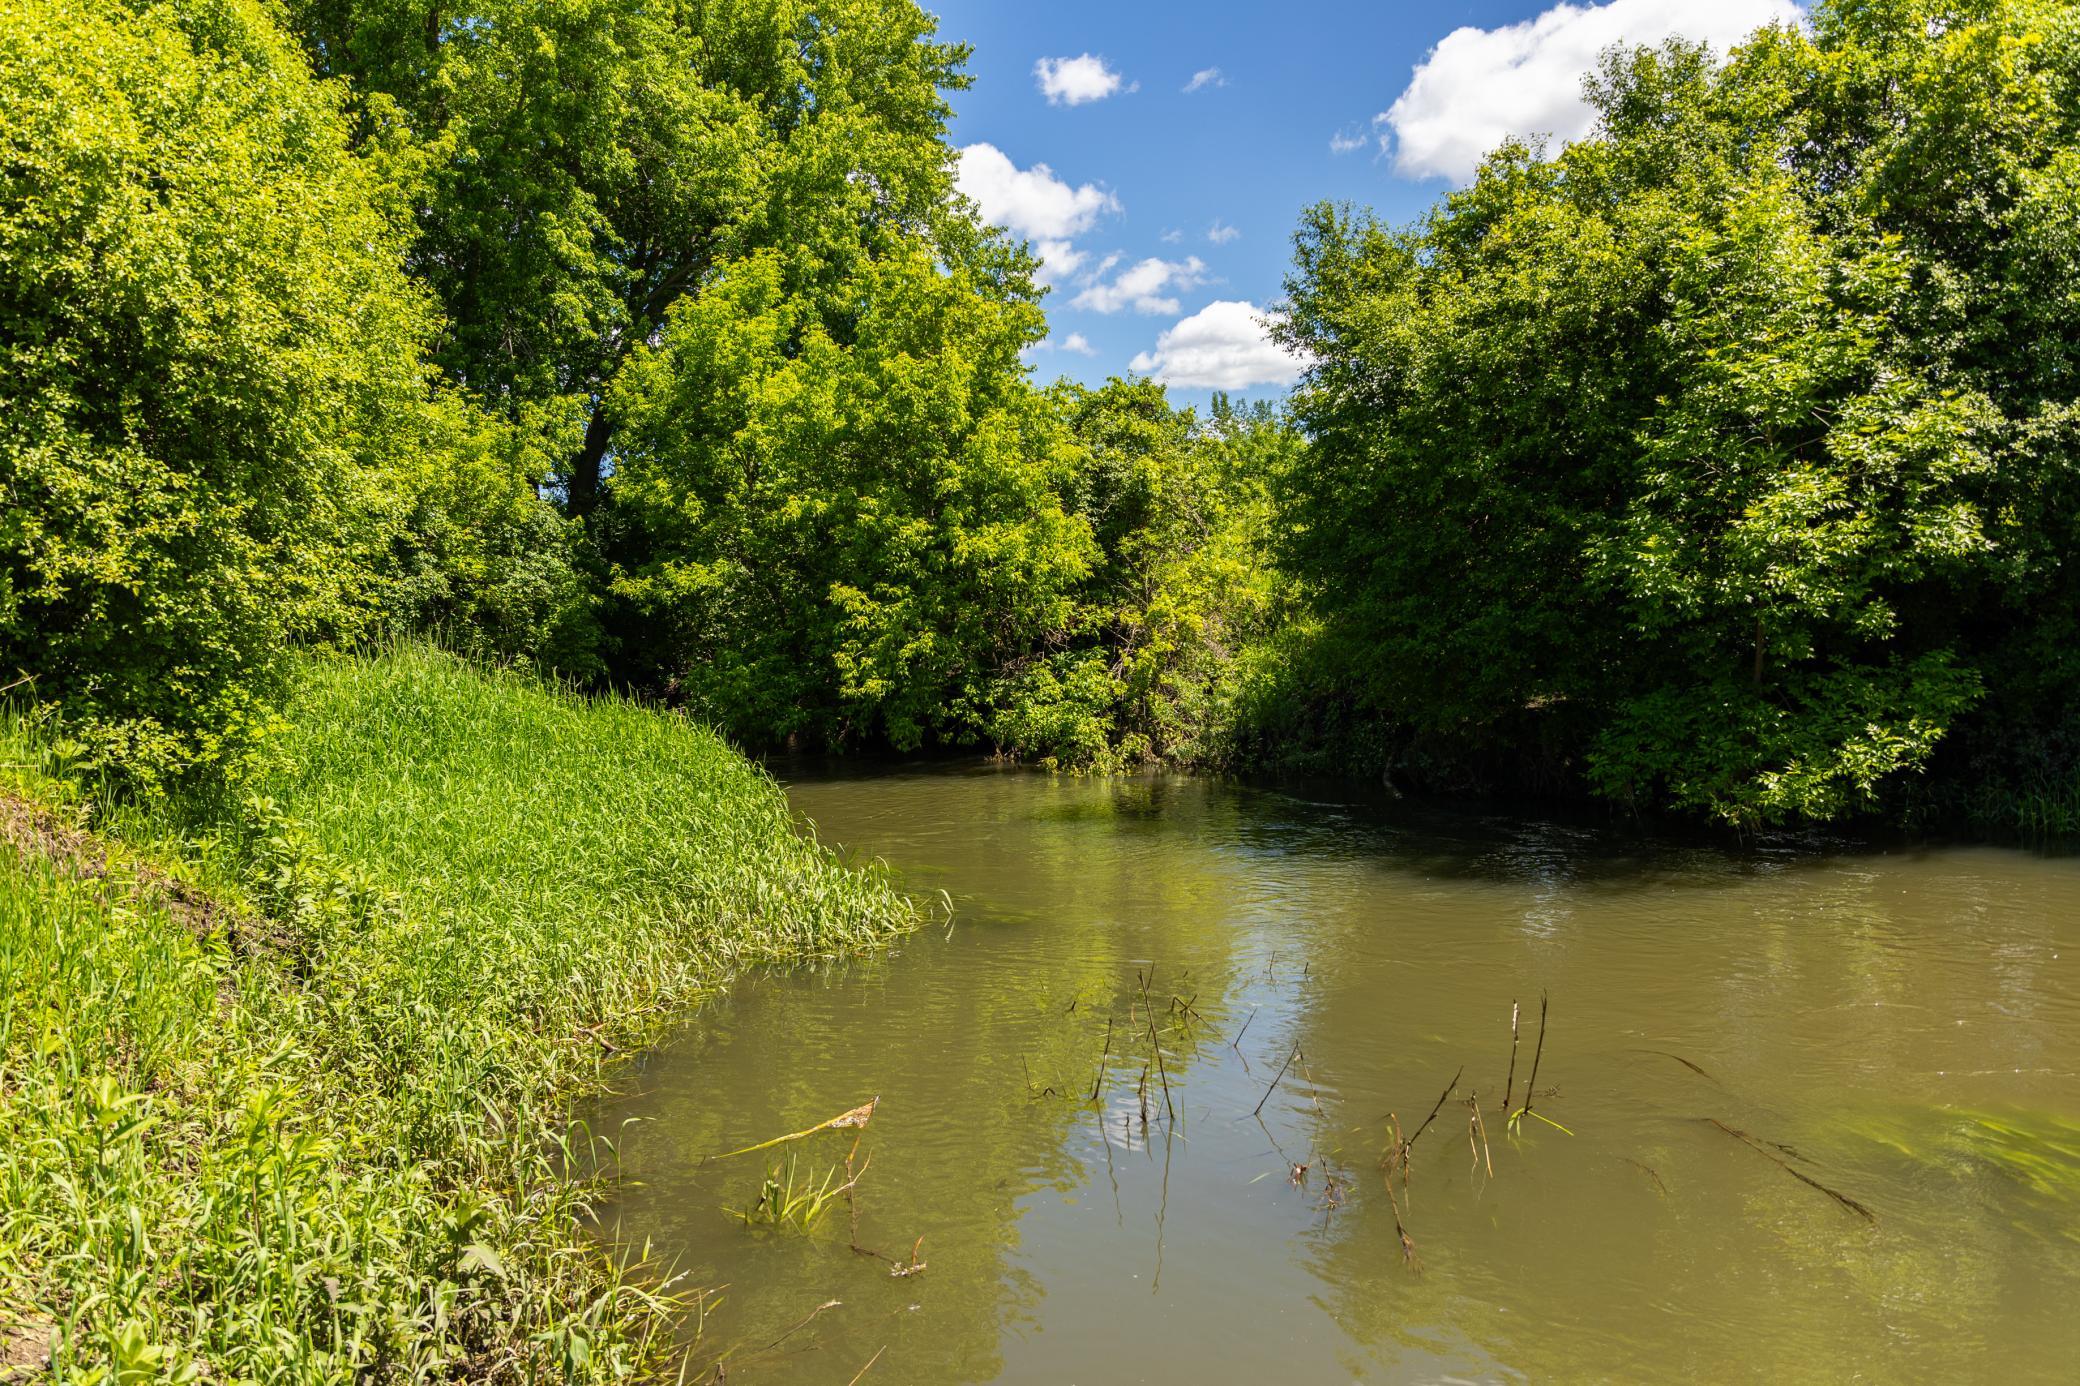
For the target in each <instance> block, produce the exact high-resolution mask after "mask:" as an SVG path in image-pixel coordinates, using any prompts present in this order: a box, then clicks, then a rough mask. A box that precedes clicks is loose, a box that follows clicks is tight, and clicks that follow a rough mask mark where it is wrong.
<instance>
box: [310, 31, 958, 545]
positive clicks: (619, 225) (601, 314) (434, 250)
mask: <svg viewBox="0 0 2080 1386" xmlns="http://www.w3.org/2000/svg"><path fill="white" fill-rule="evenodd" d="M290 13H291V20H292V24H293V25H294V27H295V28H296V29H297V31H298V32H299V33H300V34H301V35H302V36H303V38H304V40H305V43H306V46H307V47H308V49H309V51H310V54H311V57H312V60H313V61H314V62H315V63H316V65H317V67H318V69H319V71H320V72H322V73H324V74H325V75H328V76H339V77H343V78H346V79H348V81H350V82H351V84H352V88H353V90H354V91H355V92H356V93H357V96H358V98H359V100H360V106H359V114H360V118H361V139H362V147H363V148H364V149H365V150H366V151H367V152H368V153H369V155H370V157H371V160H372V162H373V163H375V164H376V165H378V166H380V167H381V168H383V169H384V170H385V172H386V176H388V177H389V178H390V179H392V180H393V182H394V183H395V184H396V186H397V187H398V188H399V190H400V196H401V197H402V198H404V199H405V200H407V201H408V202H409V204H410V205H411V206H412V207H413V209H414V215H415V222H416V227H417V235H416V237H415V239H414V241H413V244H412V248H411V257H410V263H411V265H412V267H413V269H414V271H415V272H416V273H417V274H418V275H419V276H420V277H421V278H422V279H423V281H424V282H425V283H426V284H427V285H428V286H429V287H430V288H431V289H432V291H433V292H434V294H435V295H436V296H437V297H438V299H439V301H440V303H441V304H442V306H443V308H444V309H445V311H446V313H447V316H448V319H449V324H450V326H449V330H448V332H447V333H446V334H445V335H444V337H443V339H442V342H441V345H440V351H439V359H440V361H441V364H442V365H443V366H444V367H445V368H446V370H447V371H448V373H449V374H450V376H451V377H452V378H453V379H455V380H457V381H459V382H462V383H464V384H466V385H467V386H468V387H470V388H471V389H472V390H473V391H475V392H477V393H478V394H479V395H480V396H481V397H483V398H486V399H496V400H498V401H499V402H500V403H501V405H502V407H505V408H507V409H508V410H509V411H510V413H511V416H512V417H513V418H514V420H515V421H516V422H518V423H521V424H524V425H526V426H528V427H530V428H534V429H537V430H539V435H538V436H539V437H540V438H541V439H542V445H543V446H544V447H546V448H548V449H550V450H551V451H552V452H553V453H554V454H555V456H556V458H557V461H558V464H559V466H558V470H559V472H560V473H561V476H562V479H563V481H564V483H565V485H566V487H567V489H568V494H569V499H570V503H571V508H572V509H573V510H574V511H577V512H579V513H584V512H588V511H590V510H591V508H592V507H593V505H594V504H595V503H596V500H597V498H598V494H599V490H600V486H601V481H602V475H603V472H604V471H605V470H607V463H608V461H609V458H610V455H611V449H612V447H613V442H614V433H615V429H616V427H617V421H616V419H615V417H614V415H613V414H612V412H611V411H609V410H607V409H606V408H605V407H604V405H605V403H606V401H607V400H608V399H609V397H610V396H611V395H612V394H613V393H614V392H615V389H616V382H617V381H618V379H619V376H620V373H621V371H622V369H623V368H624V367H625V365H626V364H627V363H628V361H629V360H630V358H631V356H632V355H633V354H634V352H635V351H636V349H637V348H638V347H639V346H640V345H641V344H642V343H644V342H646V341H648V340H649V339H650V338H651V336H652V334H653V333H655V332H656V331H657V330H658V329H659V328H660V327H662V326H663V324H664V322H665V318H666V315H667V313H668V312H669V310H670V309H671V308H672V306H673V305H674V304H676V303H678V302H680V301H681V300H683V299H687V298H693V297H698V296H700V294H701V293H703V292H704V291H705V288H706V287H707V285H708V284H709V283H710V282H711V281H712V280H714V279H715V278H717V273H718V267H720V266H724V265H728V264H731V263H734V262H737V261H741V260H744V259H746V258H748V257H751V256H754V255H756V254H757V253H758V252H760V251H767V252H771V253H772V254H774V255H776V256H778V257H780V259H781V260H782V261H784V263H785V265H786V270H787V276H788V288H789V292H790V293H793V294H800V295H805V296H807V297H809V298H811V299H816V300H818V301H819V302H822V303H825V304H826V305H827V306H830V307H831V308H832V309H833V311H836V312H840V313H842V312H844V311H846V307H845V305H844V303H843V301H842V295H843V294H844V293H845V292H849V291H850V289H851V288H854V287H856V286H857V284H858V281H859V276H860V275H861V273H862V272H863V271H864V269H865V266H866V265H867V264H868V262H870V261H873V260H875V259H878V258H880V257H881V256H883V255H886V254H889V253H891V252H894V251H898V250H899V249H901V248H902V247H905V246H908V245H911V244H914V243H915V242H916V239H917V237H918V235H919V234H920V232H921V231H923V230H925V229H927V228H930V227H932V226H933V225H935V224H936V223H938V222H940V221H942V220H946V219H948V218H953V219H955V220H958V217H957V216H956V215H955V214H954V213H953V212H952V211H951V210H950V209H949V208H948V206H947V201H948V197H949V194H950V191H951V169H950V164H949V160H948V157H947V152H948V151H947V149H946V146H945V144H944V139H943V135H944V125H945V121H946V117H947V114H948V109H947V106H946V102H945V99H944V97H943V95H942V91H943V90H946V89H950V88H953V87H957V86H960V85H964V83H965V79H964V78H962V77H961V76H960V75H959V72H958V65H959V63H960V62H961V61H962V60H963V59H964V57H965V53H964V51H963V50H961V49H959V48H957V47H953V46H950V45H944V44H939V43H935V42H932V41H931V34H932V28H933V25H932V21H931V19H930V18H929V16H927V15H926V14H925V13H924V12H923V11H922V10H920V9H918V8H917V7H916V6H915V5H914V4H911V3H909V0H823V2H822V3H818V4H816V5H814V6H811V5H807V4H802V3H796V0H721V3H710V4H702V5H636V4H629V3H626V0H560V2H559V3H553V4H544V3H539V0H488V2H487V3H479V4H473V5H466V6H462V7H460V8H457V9H429V8H427V7H426V6H423V5H412V4H401V3H399V2H398V0H347V2H346V3H339V0H298V3H293V4H291V6H290ZM832 294H836V295H838V296H839V297H837V298H829V297H827V296H828V295H832Z"/></svg>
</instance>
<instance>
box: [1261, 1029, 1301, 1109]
mask: <svg viewBox="0 0 2080 1386" xmlns="http://www.w3.org/2000/svg"><path fill="white" fill-rule="evenodd" d="M1299 1053H1300V1046H1299V1045H1297V1044H1296V1045H1294V1046H1293V1052H1292V1053H1290V1054H1288V1055H1286V1061H1285V1062H1284V1063H1282V1064H1280V1065H1279V1066H1278V1072H1276V1073H1274V1074H1272V1075H1271V1086H1270V1087H1268V1088H1265V1089H1264V1095H1263V1096H1262V1097H1260V1098H1258V1099H1257V1105H1256V1106H1255V1107H1253V1108H1251V1109H1250V1115H1251V1116H1255V1115H1256V1114H1257V1113H1258V1112H1261V1111H1263V1110H1264V1104H1265V1103H1266V1102H1269V1101H1270V1100H1271V1094H1272V1093H1274V1092H1276V1091H1278V1080H1279V1079H1281V1078H1283V1077H1285V1076H1286V1070H1287V1069H1288V1068H1290V1067H1291V1066H1292V1063H1293V1060H1294V1059H1295V1058H1296V1057H1298V1055H1299Z"/></svg>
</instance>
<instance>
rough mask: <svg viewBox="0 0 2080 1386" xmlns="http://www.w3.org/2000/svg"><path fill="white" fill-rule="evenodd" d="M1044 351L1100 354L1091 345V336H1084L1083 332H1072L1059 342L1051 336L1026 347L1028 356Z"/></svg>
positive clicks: (1081, 354)
mask: <svg viewBox="0 0 2080 1386" xmlns="http://www.w3.org/2000/svg"><path fill="white" fill-rule="evenodd" d="M1043 351H1070V352H1074V353H1075V354H1076V355H1078V356H1096V355H1097V354H1098V349H1097V348H1096V347H1094V346H1092V345H1091V342H1090V338H1088V337H1086V336H1084V335H1083V334H1082V333H1081V332H1071V333H1070V334H1069V335H1068V336H1066V337H1064V338H1062V339H1061V340H1060V341H1059V342H1058V341H1056V340H1055V339H1054V338H1052V337H1049V338H1048V339H1047V340H1046V341H1044V342H1035V343H1033V345H1031V346H1029V347H1027V348H1025V354H1026V355H1028V356H1031V355H1036V354H1037V353H1039V352H1043Z"/></svg>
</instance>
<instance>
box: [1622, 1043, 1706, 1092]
mask: <svg viewBox="0 0 2080 1386" xmlns="http://www.w3.org/2000/svg"><path fill="white" fill-rule="evenodd" d="M1632 1052H1633V1053H1635V1054H1657V1055H1659V1056H1660V1057H1662V1058H1664V1059H1674V1060H1675V1061H1676V1062H1677V1063H1679V1064H1681V1065H1682V1066H1683V1067H1684V1068H1687V1069H1689V1070H1690V1071H1691V1072H1692V1073H1694V1074H1696V1075H1697V1076H1698V1077H1700V1078H1702V1079H1704V1080H1705V1081H1706V1082H1708V1083H1717V1082H1719V1080H1718V1079H1717V1078H1714V1077H1712V1075H1711V1074H1709V1073H1706V1072H1705V1071H1704V1070H1703V1069H1702V1068H1700V1067H1698V1066H1697V1065H1696V1064H1693V1063H1691V1062H1690V1061H1689V1060H1688V1059H1686V1058H1684V1057H1683V1056H1682V1055H1681V1054H1671V1053H1669V1052H1668V1051H1667V1050H1666V1049H1635V1050H1633V1051H1632ZM1720 1086H1722V1087H1723V1086H1725V1085H1724V1084H1723V1083H1722V1084H1720Z"/></svg>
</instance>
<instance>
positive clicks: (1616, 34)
mask: <svg viewBox="0 0 2080 1386" xmlns="http://www.w3.org/2000/svg"><path fill="white" fill-rule="evenodd" d="M1799 13H1800V11H1799V8H1798V6H1797V5H1795V4H1793V3H1792V0H1610V3H1608V4H1604V5H1575V4H1565V3H1563V4H1559V5H1555V6H1553V8H1551V9H1549V10H1547V11H1545V12H1544V13H1543V14H1539V15H1535V16H1533V17H1532V18H1530V19H1526V20H1524V21H1522V22H1520V23H1517V24H1505V25H1503V26H1501V27H1500V28H1495V29H1475V28H1472V27H1466V28H1460V29H1454V30H1453V31H1452V32H1451V33H1449V34H1446V35H1445V36H1444V38H1443V39H1442V40H1441V41H1439V43H1438V45H1437V46H1436V47H1435V48H1433V49H1431V50H1430V54H1429V56H1428V57H1426V58H1424V59H1423V61H1422V62H1421V63H1420V64H1418V65H1417V67H1416V70H1415V74H1414V76H1413V77H1411V78H1410V79H1409V83H1408V88H1407V89H1406V90H1405V91H1403V92H1402V93H1401V95H1400V97H1399V98H1398V99H1396V100H1395V102H1394V104H1393V105H1392V106H1391V107H1389V108H1388V109H1387V111H1386V112H1385V113H1384V114H1382V115H1381V116H1379V117H1378V118H1377V119H1376V120H1375V121H1374V124H1375V125H1385V126H1387V127H1389V129H1390V130H1391V132H1392V134H1391V139H1389V137H1387V136H1384V135H1383V136H1382V137H1381V147H1382V148H1383V149H1384V148H1388V147H1391V149H1392V152H1393V155H1394V169H1395V171H1396V172H1397V173H1401V174H1405V175H1407V176H1408V177H1411V178H1432V177H1442V178H1449V179H1451V180H1452V181H1453V182H1455V183H1464V182H1467V181H1470V180H1471V179H1472V177H1473V174H1474V170H1475V169H1476V168H1477V167H1478V166H1479V164H1480V160H1481V156H1482V155H1484V154H1486V153H1487V152H1488V151H1489V150H1491V149H1493V148H1494V147H1495V146H1496V145H1498V144H1500V143H1501V142H1502V141H1503V139H1505V138H1506V137H1508V136H1511V135H1535V134H1544V135H1551V136H1553V137H1554V138H1555V139H1558V140H1560V141H1563V142H1564V141H1567V140H1572V139H1578V138H1580V137H1581V136H1582V135H1585V134H1587V133H1588V132H1589V128H1590V126H1591V124H1592V123H1593V121H1594V115H1593V113H1592V112H1591V111H1590V109H1589V106H1588V103H1587V102H1585V101H1584V100H1583V99H1582V75H1583V74H1584V73H1586V72H1589V71H1590V70H1592V69H1593V68H1594V67H1595V66H1596V63H1597V58H1598V56H1599V55H1600V54H1601V53H1602V52H1603V50H1604V49H1606V48H1609V47H1610V46H1611V45H1612V44H1622V45H1625V46H1627V47H1632V46H1635V45H1639V44H1657V43H1660V42H1661V41H1662V40H1663V39H1666V38H1669V37H1671V36H1673V35H1678V34H1680V35H1681V36H1682V37H1684V38H1686V39H1691V40H1694V41H1702V42H1705V43H1709V44H1710V45H1711V46H1712V48H1713V49H1714V51H1716V52H1719V53H1724V52H1725V51H1726V50H1727V49H1728V48H1730V47H1731V46H1733V45H1734V44H1737V43H1739V42H1741V41H1742V40H1743V39H1745V38H1747V36H1748V35H1749V34H1751V33H1753V32H1754V31H1755V30H1756V29H1758V28H1761V27H1762V26H1763V25H1765V24H1775V23H1789V22H1792V21H1795V20H1796V19H1798V17H1799ZM1346 141H1349V142H1346ZM1357 147H1358V142H1357V141H1355V139H1353V138H1352V137H1351V136H1347V135H1341V134H1340V135H1338V136H1336V137H1335V138H1334V139H1332V140H1331V142H1330V148H1331V149H1334V150H1336V151H1338V152H1343V151H1345V150H1349V149H1355V148H1357Z"/></svg>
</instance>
